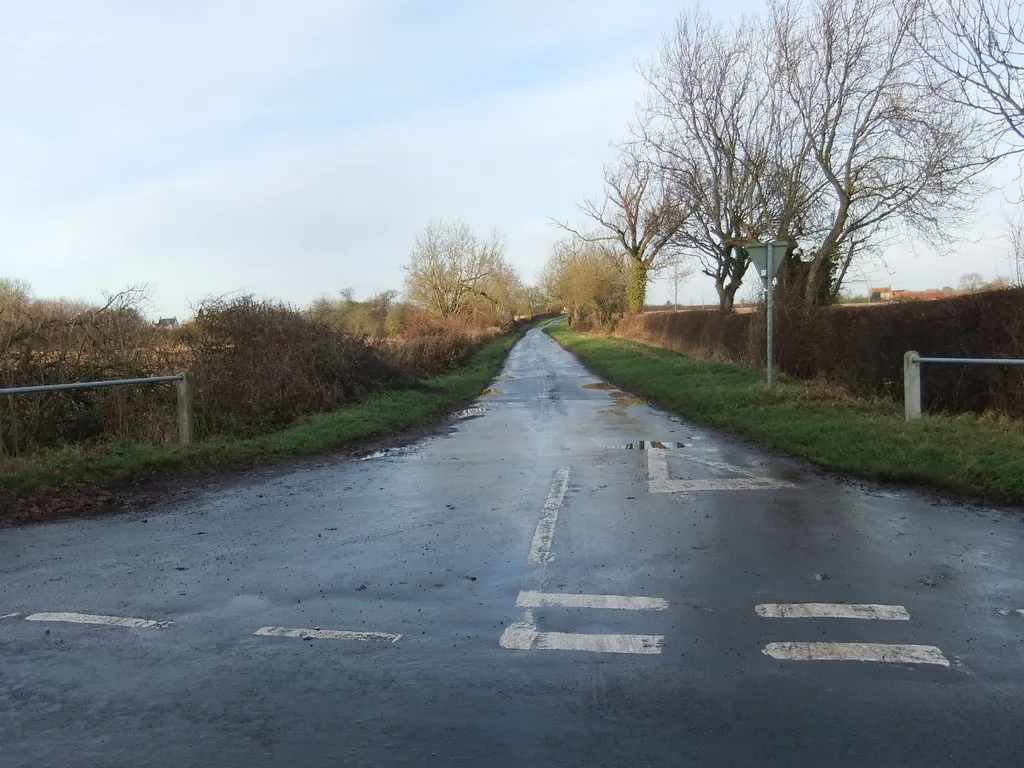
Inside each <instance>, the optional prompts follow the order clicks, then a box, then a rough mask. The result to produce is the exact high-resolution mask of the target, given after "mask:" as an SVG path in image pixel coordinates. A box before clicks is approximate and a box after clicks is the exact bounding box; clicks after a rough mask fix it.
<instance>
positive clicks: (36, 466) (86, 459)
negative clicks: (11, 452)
mask: <svg viewBox="0 0 1024 768" xmlns="http://www.w3.org/2000/svg"><path fill="white" fill-rule="evenodd" d="M522 335H523V332H522V331H520V332H516V333H511V334H508V335H506V336H503V337H502V338H500V339H497V340H496V341H493V342H491V343H490V344H488V345H487V346H485V347H484V348H482V349H481V350H479V351H478V352H476V353H475V354H474V355H473V356H472V357H470V359H469V360H468V362H467V364H466V365H465V366H464V367H463V368H460V369H459V370H457V371H455V372H454V373H451V374H448V375H445V376H439V377H436V378H432V379H426V380H424V381H423V382H421V383H420V386H419V387H418V388H415V389H400V390H388V391H383V392H379V393H375V394H372V395H368V396H367V397H364V398H363V399H361V400H360V401H359V402H358V403H355V404H353V405H350V406H346V407H344V408H341V409H339V410H337V411H334V412H331V413H322V414H317V415H314V416H308V417H306V418H304V419H301V420H300V421H299V422H297V423H296V424H295V425H293V426H291V427H289V428H287V429H284V430H281V431H279V432H274V433H271V434H267V435H262V436H260V437H255V438H250V439H244V440H242V439H231V438H212V439H210V440H204V441H201V442H197V443H194V444H192V445H188V446H180V445H120V446H109V445H107V446H100V447H94V448H91V449H83V448H67V449H64V450H62V451H56V452H50V453H44V454H41V455H39V456H35V457H32V458H31V459H25V460H13V459H12V460H7V461H5V462H0V493H2V492H3V491H13V492H20V493H21V494H25V493H32V492H34V491H40V490H52V489H53V488H55V487H60V486H68V485H74V486H83V485H85V486H88V487H93V488H108V487H114V486H117V485H118V484H120V483H123V482H125V481H127V480H131V479H133V478H137V477H140V476H149V475H152V474H154V473H160V472H168V471H172V470H182V469H217V468H228V467H238V466H251V465H254V464H260V463H265V462H268V461H271V460H273V459H279V458H285V457H292V456H302V455H309V454H323V453H328V452H330V451H334V450H337V449H339V448H342V447H344V446H345V445H346V444H349V443H352V442H354V441H357V440H364V439H368V438H376V437H384V436H387V435H392V434H395V433H396V432H401V431H402V430H406V429H410V428H414V427H422V426H425V425H428V424H432V423H435V422H436V421H438V420H439V419H440V418H441V417H442V416H443V415H444V414H445V413H447V412H448V411H450V410H451V409H452V408H453V407H455V406H457V405H459V404H460V403H463V402H466V401H468V400H470V399H472V398H474V397H476V396H477V395H478V394H480V392H481V391H482V390H483V389H484V388H485V387H486V386H487V385H488V383H489V382H490V381H491V379H493V378H494V376H495V375H497V373H498V371H499V370H500V368H501V364H502V362H503V361H504V359H505V356H506V355H507V354H508V352H509V350H510V349H511V348H512V346H513V345H514V344H515V343H516V341H518V340H519V338H520V337H521V336H522ZM2 511H3V510H0V512H2Z"/></svg>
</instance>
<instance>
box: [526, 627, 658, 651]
mask: <svg viewBox="0 0 1024 768" xmlns="http://www.w3.org/2000/svg"><path fill="white" fill-rule="evenodd" d="M664 643H665V638H664V636H662V635H584V634H579V633H576V632H538V633H537V636H536V638H535V639H534V641H533V648H534V649H536V650H538V651H586V652H590V653H634V654H657V653H661V648H662V646H663V645H664Z"/></svg>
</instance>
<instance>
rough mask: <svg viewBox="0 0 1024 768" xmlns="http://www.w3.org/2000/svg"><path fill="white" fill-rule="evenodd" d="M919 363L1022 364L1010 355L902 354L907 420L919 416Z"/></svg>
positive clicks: (1022, 362)
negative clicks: (934, 355) (930, 355)
mask: <svg viewBox="0 0 1024 768" xmlns="http://www.w3.org/2000/svg"><path fill="white" fill-rule="evenodd" d="M921 363H947V364H951V365H1024V360H1019V359H1016V358H1011V357H921V356H920V355H919V354H918V353H917V352H915V351H914V350H910V351H908V352H906V353H905V354H904V355H903V410H904V414H905V416H906V419H907V421H913V420H914V419H920V418H921Z"/></svg>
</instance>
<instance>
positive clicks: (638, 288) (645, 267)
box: [556, 147, 689, 313]
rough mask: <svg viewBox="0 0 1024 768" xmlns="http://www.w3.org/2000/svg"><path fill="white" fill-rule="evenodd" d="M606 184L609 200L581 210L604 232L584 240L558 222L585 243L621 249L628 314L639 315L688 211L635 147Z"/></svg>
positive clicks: (584, 205)
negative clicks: (625, 265) (626, 271)
mask: <svg viewBox="0 0 1024 768" xmlns="http://www.w3.org/2000/svg"><path fill="white" fill-rule="evenodd" d="M604 179H605V197H604V198H603V199H601V200H585V201H584V202H583V203H582V204H581V205H580V209H581V210H582V211H583V213H585V214H586V215H587V216H588V217H589V218H591V219H592V220H593V221H595V222H596V223H597V224H598V225H599V226H600V227H601V232H599V233H597V234H594V235H584V234H581V233H580V232H578V231H576V230H574V229H572V228H571V227H569V225H568V224H564V223H561V222H556V223H558V224H559V226H561V227H562V228H563V229H565V230H567V231H568V232H570V233H572V234H573V235H575V236H577V237H580V238H582V239H584V240H589V241H592V242H602V241H603V242H611V243H614V244H615V246H616V247H618V248H621V249H622V251H623V253H624V254H625V256H626V259H627V260H628V262H629V286H628V290H627V294H628V296H629V311H630V312H633V313H640V312H643V311H644V306H645V304H646V301H647V284H648V282H649V281H650V279H651V273H652V272H653V271H654V270H656V269H657V268H658V266H659V263H658V259H659V257H660V256H661V254H662V253H663V252H665V251H666V249H668V248H669V246H670V245H671V243H672V241H673V239H674V238H675V236H676V233H677V232H678V231H679V229H680V227H682V225H683V223H684V222H685V221H686V218H687V216H688V214H689V209H688V208H687V207H686V206H685V205H684V203H683V201H682V200H681V199H680V198H679V196H678V195H677V194H676V192H675V189H674V188H673V187H672V186H671V185H670V184H666V183H665V179H664V178H663V176H662V175H661V174H660V173H659V171H658V169H657V168H656V167H655V166H654V165H652V164H651V163H650V162H648V160H647V159H646V158H644V157H643V155H642V154H641V153H640V152H637V151H635V148H631V147H630V148H626V149H625V150H624V152H623V155H622V158H621V160H620V163H619V164H618V165H617V166H615V167H612V168H606V169H605V176H604Z"/></svg>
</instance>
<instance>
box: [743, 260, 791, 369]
mask: <svg viewBox="0 0 1024 768" xmlns="http://www.w3.org/2000/svg"><path fill="white" fill-rule="evenodd" d="M788 247H789V243H787V242H786V241H785V240H771V241H769V242H767V243H752V244H749V245H744V246H743V250H745V251H746V252H747V256H749V257H750V261H751V262H752V263H753V265H754V266H755V267H756V268H757V274H758V275H760V277H761V281H762V282H763V283H764V287H765V290H766V291H767V292H768V298H767V302H766V303H767V307H766V311H767V313H768V344H767V346H768V368H767V384H768V389H771V388H772V327H773V322H772V315H773V312H772V293H773V291H772V284H773V283H774V282H775V273H776V272H778V270H779V264H780V263H781V262H782V259H783V257H785V255H786V249H787V248H788Z"/></svg>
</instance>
